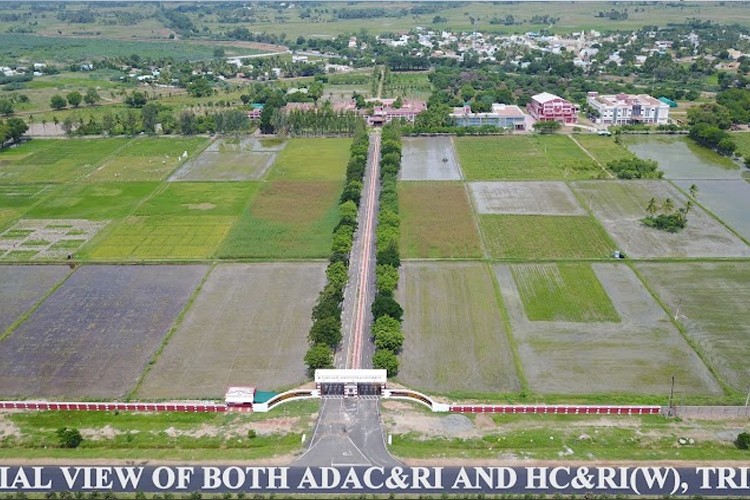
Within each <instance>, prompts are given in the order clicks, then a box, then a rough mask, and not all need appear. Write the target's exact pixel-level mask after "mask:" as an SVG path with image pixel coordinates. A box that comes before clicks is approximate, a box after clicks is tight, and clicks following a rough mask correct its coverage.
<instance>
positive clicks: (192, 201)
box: [134, 182, 260, 216]
mask: <svg viewBox="0 0 750 500" xmlns="http://www.w3.org/2000/svg"><path fill="white" fill-rule="evenodd" d="M259 187H260V185H259V184H258V183H257V182H232V183H214V182H176V183H168V184H167V185H166V186H165V187H163V188H162V189H160V190H159V191H158V192H157V193H155V194H154V195H153V196H151V197H150V198H148V199H147V200H146V201H144V202H143V203H142V204H141V205H140V206H139V207H138V209H137V210H136V211H135V213H134V215H144V216H151V215H159V216H168V215H170V216H196V215H210V216H217V215H220V216H224V215H228V216H239V215H240V214H241V213H242V211H243V210H244V209H245V207H247V205H248V202H249V201H250V200H251V199H252V198H253V197H254V196H255V194H256V193H257V191H258V188H259Z"/></svg>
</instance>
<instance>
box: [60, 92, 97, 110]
mask: <svg viewBox="0 0 750 500" xmlns="http://www.w3.org/2000/svg"><path fill="white" fill-rule="evenodd" d="M101 99H102V98H101V97H100V96H99V93H98V92H97V91H96V89H95V88H94V87H89V88H88V89H86V93H85V94H81V93H80V92H78V91H77V90H74V91H73V92H68V94H67V95H66V96H64V97H63V96H61V95H60V94H55V95H53V96H52V97H50V100H49V105H50V107H51V108H52V109H63V108H65V107H67V106H68V104H70V106H72V107H74V108H77V107H79V106H80V105H81V103H82V102H85V103H86V104H88V105H89V106H95V105H96V103H98V102H99V101H101Z"/></svg>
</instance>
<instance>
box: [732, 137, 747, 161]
mask: <svg viewBox="0 0 750 500" xmlns="http://www.w3.org/2000/svg"><path fill="white" fill-rule="evenodd" d="M732 140H734V142H735V144H737V153H739V154H740V155H741V156H742V157H743V158H750V132H737V133H734V134H732Z"/></svg>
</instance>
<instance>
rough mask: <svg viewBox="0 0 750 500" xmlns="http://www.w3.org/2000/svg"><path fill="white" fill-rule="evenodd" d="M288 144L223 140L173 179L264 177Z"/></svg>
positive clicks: (245, 178)
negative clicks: (272, 144)
mask: <svg viewBox="0 0 750 500" xmlns="http://www.w3.org/2000/svg"><path fill="white" fill-rule="evenodd" d="M285 144H286V143H284V142H282V143H281V144H279V145H274V146H270V147H269V146H268V145H263V144H262V143H261V142H260V141H258V140H256V139H252V138H249V137H248V138H243V139H221V140H218V141H215V142H213V143H212V144H211V145H209V146H208V147H207V148H206V149H205V150H204V151H203V153H201V154H200V155H199V156H197V157H196V158H192V159H190V160H188V161H187V162H186V163H185V164H184V165H183V166H182V167H181V168H180V169H179V170H178V171H177V172H175V173H174V174H173V175H172V176H171V177H170V178H169V180H170V181H244V180H258V179H260V178H262V177H263V176H264V175H265V174H266V172H267V171H268V169H269V168H270V167H271V164H273V162H274V160H275V159H276V153H277V152H278V151H280V150H281V149H283V147H284V145H285Z"/></svg>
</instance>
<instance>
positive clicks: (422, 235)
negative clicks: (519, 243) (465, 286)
mask: <svg viewBox="0 0 750 500" xmlns="http://www.w3.org/2000/svg"><path fill="white" fill-rule="evenodd" d="M399 204H400V210H401V243H400V246H401V248H402V250H401V251H402V252H403V255H404V256H405V257H409V258H414V257H416V258H419V257H429V258H440V257H453V258H461V257H467V258H471V257H481V256H482V243H481V241H480V239H479V233H478V231H477V225H476V222H475V221H474V216H473V214H472V209H471V205H470V203H469V197H468V195H467V194H466V189H464V186H463V184H461V183H457V182H402V183H400V184H399Z"/></svg>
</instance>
